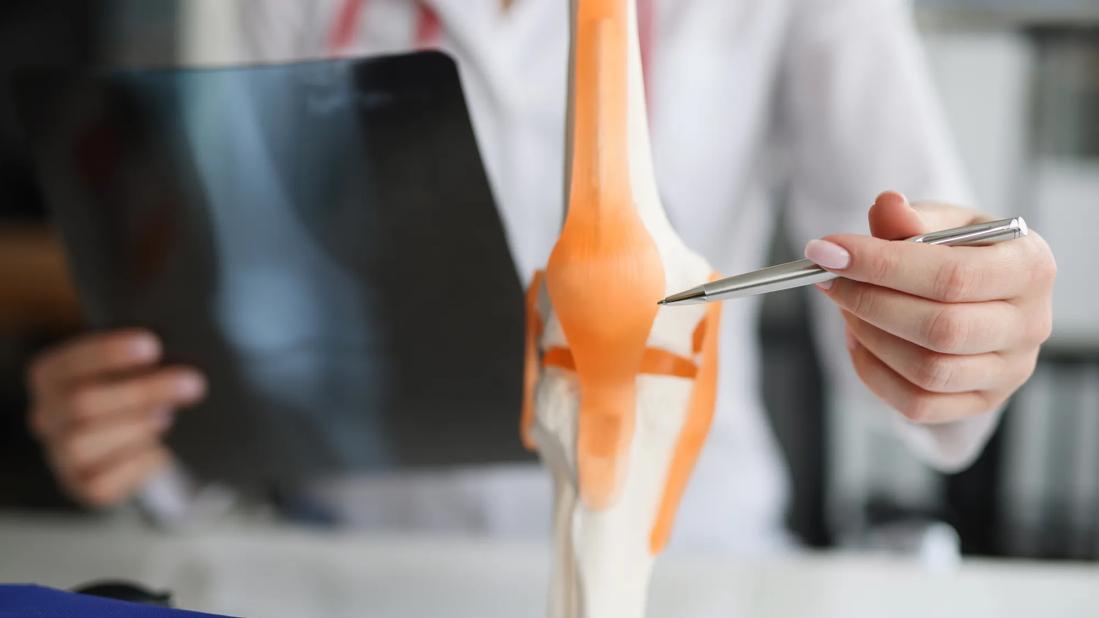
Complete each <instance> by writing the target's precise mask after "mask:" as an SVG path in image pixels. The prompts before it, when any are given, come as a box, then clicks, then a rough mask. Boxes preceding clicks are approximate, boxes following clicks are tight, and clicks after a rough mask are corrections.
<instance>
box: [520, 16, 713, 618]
mask: <svg viewBox="0 0 1099 618" xmlns="http://www.w3.org/2000/svg"><path fill="white" fill-rule="evenodd" d="M636 10H637V9H636V6H635V4H634V0H573V1H572V35H573V36H572V59H571V82H570V100H569V129H568V135H567V139H568V144H569V147H568V149H567V151H568V157H569V159H568V161H567V162H566V172H567V175H568V185H567V188H568V214H567V216H566V219H565V224H564V227H563V229H562V232H561V237H560V239H559V240H558V241H557V244H556V246H555V247H554V249H553V252H552V254H551V255H550V259H549V264H548V266H547V267H546V270H545V271H544V272H539V273H535V276H534V278H533V282H532V284H531V287H530V289H529V291H528V293H527V341H526V363H527V369H526V396H525V400H524V405H523V416H522V423H521V425H522V427H521V432H522V438H523V441H524V443H525V444H526V445H527V447H528V448H531V449H536V450H537V451H538V452H539V454H540V455H541V457H542V460H543V461H544V462H545V464H546V466H547V467H549V469H550V472H551V474H552V475H553V479H554V492H555V496H554V545H555V550H554V569H553V581H552V583H551V592H550V616H551V617H552V618H612V617H613V618H640V617H641V616H643V615H644V612H645V604H646V597H647V589H648V582H649V575H650V572H651V569H652V564H653V559H654V557H655V556H656V555H657V554H658V553H660V551H661V550H662V549H663V548H664V546H665V544H666V543H667V540H668V536H669V534H670V532H671V528H672V523H673V520H674V517H675V511H676V508H677V507H678V505H679V501H680V498H681V497H682V495H683V491H684V489H685V487H686V484H687V480H688V478H689V476H690V474H691V471H692V469H693V467H694V464H695V461H696V459H697V457H698V454H699V451H700V450H701V448H702V444H703V442H704V441H705V439H706V435H707V433H708V431H709V428H710V421H711V419H712V417H713V410H714V403H715V395H716V392H715V391H716V384H717V343H718V331H719V329H718V321H719V317H720V310H719V308H718V306H717V305H713V306H709V307H706V306H691V307H666V308H661V307H658V306H657V301H658V300H660V299H661V298H663V297H664V296H666V295H668V294H671V293H673V292H676V291H679V290H683V289H686V288H689V287H693V286H695V285H697V284H698V283H700V282H702V281H705V280H706V279H708V278H711V277H712V276H713V270H712V269H711V268H710V266H709V265H708V264H707V263H706V261H705V260H704V259H702V258H701V257H700V256H698V255H697V254H695V253H694V252H692V251H690V250H689V249H687V247H686V246H685V245H684V244H683V242H682V241H681V240H680V239H679V237H678V236H677V235H676V234H675V232H674V230H673V229H672V226H671V224H670V223H669V221H668V218H667V216H666V214H665V213H664V208H663V206H662V205H661V203H660V198H659V193H658V191H657V187H656V181H655V177H654V173H653V165H652V156H651V152H650V146H649V133H648V121H647V112H646V109H645V92H644V83H643V77H642V70H641V53H640V47H639V45H638V36H637V16H636Z"/></svg>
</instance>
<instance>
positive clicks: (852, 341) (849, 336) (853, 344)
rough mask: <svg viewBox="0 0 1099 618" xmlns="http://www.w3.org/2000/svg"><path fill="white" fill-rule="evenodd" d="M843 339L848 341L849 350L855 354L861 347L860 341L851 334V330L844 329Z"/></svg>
mask: <svg viewBox="0 0 1099 618" xmlns="http://www.w3.org/2000/svg"><path fill="white" fill-rule="evenodd" d="M843 337H844V339H845V340H846V341H847V349H848V350H851V351H852V352H853V351H854V350H855V348H856V347H857V346H858V345H859V341H858V339H855V335H853V334H851V329H850V328H845V329H843Z"/></svg>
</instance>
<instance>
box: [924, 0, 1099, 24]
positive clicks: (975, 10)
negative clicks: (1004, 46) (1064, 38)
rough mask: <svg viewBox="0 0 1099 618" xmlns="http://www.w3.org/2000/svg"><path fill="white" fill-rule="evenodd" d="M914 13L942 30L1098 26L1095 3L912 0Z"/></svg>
mask: <svg viewBox="0 0 1099 618" xmlns="http://www.w3.org/2000/svg"><path fill="white" fill-rule="evenodd" d="M916 12H917V15H918V17H919V19H920V22H921V23H923V24H925V25H931V26H944V27H978V28H979V27H981V26H985V27H998V28H1004V27H1008V28H1014V27H1030V26H1069V27H1074V26H1080V27H1095V26H1099V2H1096V0H1045V1H1043V2H1035V1H1034V0H916Z"/></svg>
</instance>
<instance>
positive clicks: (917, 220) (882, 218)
mask: <svg viewBox="0 0 1099 618" xmlns="http://www.w3.org/2000/svg"><path fill="white" fill-rule="evenodd" d="M869 217H870V233H871V234H873V235H874V236H875V237H876V238H882V239H884V240H904V239H906V238H912V237H913V236H919V235H920V234H927V233H929V232H934V231H936V230H933V229H930V227H929V226H928V223H927V222H925V221H924V218H923V217H922V216H921V215H920V213H919V211H917V210H916V209H915V208H913V207H912V205H911V204H909V203H908V198H906V197H905V196H903V195H901V194H900V193H897V192H896V191H886V192H885V193H882V194H881V195H879V196H878V199H876V200H874V205H873V206H871V207H870V215H869Z"/></svg>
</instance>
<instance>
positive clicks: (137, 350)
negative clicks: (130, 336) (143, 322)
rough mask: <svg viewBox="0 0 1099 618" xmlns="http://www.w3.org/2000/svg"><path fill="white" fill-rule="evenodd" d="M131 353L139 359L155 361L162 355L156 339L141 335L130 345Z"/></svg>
mask: <svg viewBox="0 0 1099 618" xmlns="http://www.w3.org/2000/svg"><path fill="white" fill-rule="evenodd" d="M130 351H131V353H132V354H133V355H134V356H135V357H137V358H142V359H146V358H147V359H153V358H156V357H157V355H159V354H160V342H158V341H157V340H156V337H151V336H149V335H139V336H137V337H135V338H134V340H133V342H132V343H131V344H130Z"/></svg>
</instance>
